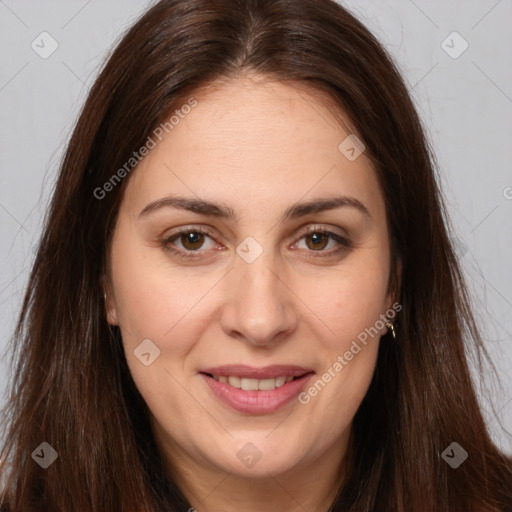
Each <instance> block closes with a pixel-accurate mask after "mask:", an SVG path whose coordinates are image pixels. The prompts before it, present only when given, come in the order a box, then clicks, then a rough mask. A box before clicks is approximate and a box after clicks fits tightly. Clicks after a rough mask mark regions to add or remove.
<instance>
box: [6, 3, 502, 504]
mask: <svg viewBox="0 0 512 512" xmlns="http://www.w3.org/2000/svg"><path fill="white" fill-rule="evenodd" d="M244 72H245V73H255V74H257V75H259V76H263V77H268V78H269V79H275V80H280V81H281V82H283V83H288V84H290V85H292V86H295V85H300V86H307V87H310V88H311V90H313V91H317V92H320V93H322V94H323V95H325V97H326V98H329V99H330V101H331V102H332V103H333V105H335V108H336V110H337V111H338V112H339V113H341V112H344V113H346V114H347V115H348V117H349V118H350V120H351V121H352V123H353V125H354V127H355V129H356V130H357V133H358V134H360V137H361V138H362V139H363V141H364V144H365V145H366V154H367V155H368V156H369V157H370V158H371V159H372V160H373V162H374V165H375V168H376V170H377V176H378V180H379V183H380V186H381V190H382V193H383V195H384V197H385V201H386V208H387V215H388V220H389V225H390V229H391V235H392V236H391V238H392V240H391V242H392V248H393V258H394V261H395V262H396V261H397V260H398V259H400V261H401V263H402V280H401V287H400V290H399V295H400V302H401V304H402V305H403V310H402V311H401V313H400V316H399V321H398V323H397V330H398V334H397V340H396V341H393V339H392V338H390V336H389V335H386V336H385V337H384V338H383V339H382V343H381V346H380V349H379V356H378V362H377V368H376V371H375V374H374V378H373V381H372V383H371V386H370V389H369V390H368V393H367V395H366V397H365V398H364V401H363V403H362V404H361V406H360V408H359V410H358V412H357V414H356V416H355V418H354V424H353V434H352V440H351V446H350V457H349V461H350V462H349V464H348V467H347V473H346V480H345V481H344V485H343V488H342V490H341V492H340V494H339V496H338V497H337V499H336V502H335V503H334V504H333V507H332V510H334V511H338V510H339V511H341V510H343V511H345V512H355V511H357V512H370V511H375V510H378V511H389V512H391V511H393V512H411V511H414V512H427V511H428V512H441V511H450V512H457V511H461V512H462V511H464V512H469V511H482V512H483V511H485V512H490V511H500V512H502V511H503V510H505V507H506V504H507V503H510V502H511V501H512V490H511V489H512V469H511V468H510V464H509V463H508V461H507V459H506V458H505V457H504V455H503V454H501V453H500V451H499V450H498V449H497V447H496V446H495V445H494V444H493V442H492V440H491V439H490V437H489V435H488V432H487V429H486V425H485V423H484V420H483V418H482V414H481V411H480V408H479V404H478V401H477V397H476V393H475V390H474V385H473V383H472V380H471V377H470V371H469V368H468V362H467V357H468V354H470V353H475V354H477V355H482V354H483V355H484V356H485V357H488V356H487V355H486V353H485V349H484V347H483V344H482V341H481V338H480V335H479V331H478V329H477V326H476V325H475V321H474V319H473V316H472V313H471V309H470V304H469V300H468V294H467V292H466V288H465V286H464V281H463V277H462V275H461V271H460V268H459V265H458V262H457V259H456V256H455V254H454V250H453V248H452V244H451V242H450V239H451V236H450V228H449V223H448V220H447V216H446V211H445V209H444V206H443V202H442V197H441V193H440V190H439V189H438V185H437V176H436V171H435V166H434V164H433V158H432V152H431V150H430V149H429V146H428V143H427V141H426V139H425V136H424V133H423V129H422V126H421V124H420V121H419V119H418V116H417V113H416V111H415V109H414V106H413V104H412V102H411V99H410V97H409V95H408V92H407V89H406V87H405V85H404V83H403V81H402V79H401V78H400V76H399V73H398V72H397V70H396V68H395V66H394V64H393V63H392V61H391V59H390V58H389V56H388V55H387V54H386V52H385V51H384V50H383V48H382V47H381V46H380V44H379V43H378V42H377V41H376V40H375V39H374V37H373V36H372V35H371V34H370V33H369V31H368V30H367V29H366V28H365V27H364V26H363V25H362V24H361V23H360V22H359V21H357V20H356V19H355V18H354V17H353V16H352V15H351V14H350V13H349V12H347V11H346V10H345V9H344V8H342V7H341V6H340V5H339V4H337V3H335V2H334V1H331V0H293V1H287V0H236V1H235V0H162V1H160V2H158V3H157V4H156V5H154V6H153V7H151V8H150V9H149V10H148V11H147V12H146V13H145V14H144V15H143V16H142V18H141V19H140V20H139V21H138V22H137V23H136V24H135V25H134V26H133V27H132V28H131V29H130V30H129V31H128V32H127V33H126V35H125V36H124V37H123V39H122V40H121V42H120V43H119V44H118V46H117V47H116V49H115V50H114V52H113V54H112V56H111V57H110V59H109V60H108V62H107V63H106V64H105V66H104V68H103V70H102V72H101V74H100V75H99V77H98V79H97V80H96V82H95V84H94V85H93V87H92V89H91V91H90V94H89V96H88V98H87V101H86V103H85V106H84V108H83V111H82V113H81V115H80V117H79V119H78V122H77V125H76V128H75V130H74V133H73V135H72V137H71V140H70V142H69V145H68V148H67V151H66V153H65V156H64V159H63V162H62V165H61V168H60V174H59V177H58V180H57V183H56V188H55V190H54V193H53V199H52V202H51V206H50V208H49V210H48V213H47V217H46V219H45V227H44V230H43V234H42V237H41V240H40V245H39V248H38V251H37V256H36V259H35V263H34V265H33V268H32V271H31V274H30V279H29V283H28V287H27V291H26V295H25V298H24V302H23V307H22V311H21V315H20V318H19V321H18V324H17V328H16V331H15V334H14V337H13V341H12V343H13V345H12V365H13V368H15V372H14V373H13V380H12V384H11V385H12V388H11V395H10V399H9V401H8V403H7V406H6V408H5V411H4V423H5V441H4V444H3V450H2V453H1V458H2V461H3V462H2V468H1V470H2V473H1V478H2V480H4V482H5V490H4V495H3V500H4V503H3V506H4V507H5V509H6V510H9V511H10V512H30V511H35V510H37V511H40V510H55V511H57V510H59V511H73V512H85V511H88V512H89V511H91V510H93V511H100V510H101V511H102V512H114V511H120V510H123V511H130V512H142V511H144V512H150V511H157V510H162V511H163V510H168V511H169V510H174V511H177V510H186V509H187V508H188V506H189V505H188V504H187V502H186V500H184V498H183V496H182V494H181V492H180V490H179V489H178V488H177V486H176V485H175V484H173V482H171V481H169V480H168V479H167V478H166V476H165V471H164V465H163V459H162V456H161V454H160V453H159V452H158V450H157V448H156V446H155V443H154V440H153V437H152V434H151V430H150V427H149V422H148V411H147V407H146V405H145V403H144V401H143V400H142V398H141V396H140V394H139V393H138V391H137V389H136V387H135V385H134V383H133V380H132V378H131V375H130V372H129V370H128V367H127V363H126V359H125V355H124V351H123V346H122V340H121V337H120V333H119V330H118V329H117V328H110V327H109V326H108V324H107V322H106V320H105V315H104V302H103V291H102V283H103V279H104V277H105V275H106V272H107V265H106V262H107V254H108V249H109V245H110V240H111V235H112V232H113V228H114V226H115V221H116V215H117V212H118V209H119V204H120V201H121V198H122V191H123V189H124V185H126V182H127V180H128V179H129V176H128V175H127V176H126V177H125V178H124V181H122V182H121V183H119V184H118V185H117V186H113V187H110V188H111V190H109V192H108V193H106V194H98V192H97V191H98V189H101V188H102V187H103V186H104V184H105V183H106V182H108V181H109V180H110V179H111V177H112V176H113V174H114V173H115V172H116V171H117V170H118V169H119V168H121V167H122V166H123V165H124V164H125V163H126V162H127V161H128V160H129V159H130V157H131V156H132V154H133V152H134V151H137V150H138V149H139V148H140V147H141V146H143V145H144V144H145V143H146V141H147V137H148V136H149V135H150V134H151V133H152V130H154V128H155V127H157V126H158V125H159V124H160V123H162V122H163V121H164V120H165V119H166V118H167V117H168V116H169V115H170V113H171V112H172V111H174V109H176V108H179V107H180V106H181V105H182V104H183V102H184V98H189V97H190V96H191V95H193V93H194V91H198V90H199V89H200V88H201V87H202V86H206V85H208V84H211V83H212V82H214V81H215V80H217V79H224V80H229V79H230V78H233V77H236V76H238V75H239V74H241V73H244ZM294 84H295V85H294ZM133 172H136V171H133ZM95 191H96V193H95ZM100 195H101V196H102V197H101V198H99V197H98V196H100ZM42 442H47V443H48V444H49V445H51V447H53V448H54V449H55V451H56V452H57V453H58V459H57V460H56V461H55V462H54V463H53V464H52V465H50V466H49V467H48V468H47V469H42V468H41V467H40V466H39V465H38V464H36V463H35V462H34V460H33V457H32V456H31V454H32V452H33V451H34V450H35V449H36V448H37V447H38V446H40V445H41V443H42ZM452 442H457V443H458V444H459V445H460V446H461V447H463V448H464V450H466V452H467V453H468V454H469V457H468V459H467V460H466V461H465V462H464V463H463V464H462V465H461V466H460V467H458V468H457V469H453V468H452V467H450V466H449V465H448V464H447V463H446V462H445V461H444V460H443V458H442V457H441V454H442V453H443V451H444V450H445V448H446V447H448V446H449V445H450V444H451V443H452Z"/></svg>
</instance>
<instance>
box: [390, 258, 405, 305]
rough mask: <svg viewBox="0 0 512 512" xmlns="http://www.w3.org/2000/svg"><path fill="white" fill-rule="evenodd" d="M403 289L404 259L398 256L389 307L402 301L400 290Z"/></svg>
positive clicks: (391, 283) (391, 285)
mask: <svg viewBox="0 0 512 512" xmlns="http://www.w3.org/2000/svg"><path fill="white" fill-rule="evenodd" d="M401 289H402V260H401V259H400V258H397V260H396V264H395V269H394V274H393V275H392V282H390V286H389V295H388V305H387V306H388V309H392V308H393V304H395V303H397V302H398V303H400V290H401Z"/></svg>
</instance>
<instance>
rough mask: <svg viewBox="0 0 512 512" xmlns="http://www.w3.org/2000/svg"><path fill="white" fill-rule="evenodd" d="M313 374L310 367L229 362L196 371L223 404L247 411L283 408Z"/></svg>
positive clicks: (256, 412)
mask: <svg viewBox="0 0 512 512" xmlns="http://www.w3.org/2000/svg"><path fill="white" fill-rule="evenodd" d="M314 373H315V372H314V371H313V370H311V369H307V368H303V367H298V366H285V365H273V366H267V367H265V368H254V367H249V366H245V365H229V366H222V367H216V368H208V369H204V370H202V371H201V372H199V374H200V375H201V376H202V377H203V379H204V380H205V381H206V383H207V384H208V387H209V389H210V390H211V391H212V392H213V395H214V396H215V397H216V398H217V399H220V401H221V402H222V403H223V404H224V405H228V406H230V408H232V409H235V410H237V411H239V412H245V413H250V414H265V413H270V412H274V411H276V410H277V409H279V408H281V407H283V406H284V405H285V404H287V403H289V402H290V401H291V400H293V398H294V397H296V396H297V395H298V394H299V393H300V392H301V391H302V389H303V388H304V387H305V385H306V382H307V381H308V380H309V379H310V378H311V377H312V376H313V375H314Z"/></svg>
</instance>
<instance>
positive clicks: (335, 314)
mask: <svg viewBox="0 0 512 512" xmlns="http://www.w3.org/2000/svg"><path fill="white" fill-rule="evenodd" d="M308 284H309V286H308V288H304V291H303V292H301V296H303V297H309V299H308V301H307V303H308V306H309V307H310V308H311V310H312V311H313V312H314V313H315V314H316V316H317V317H318V319H319V320H320V321H321V322H322V323H323V324H324V325H325V326H327V327H328V330H327V331H326V332H327V333H328V335H327V336H323V339H324V340H325V343H327V344H328V345H329V348H330V349H336V350H338V351H339V350H342V349H344V348H345V346H346V345H347V346H348V345H350V343H351V341H352V340H353V339H356V338H357V336H358V335H359V334H360V333H364V332H366V331H365V330H367V329H369V328H371V327H375V326H377V328H378V329H379V331H381V333H383V332H384V331H385V329H383V326H382V320H380V321H379V319H380V315H381V314H383V313H384V312H385V311H386V298H387V284H388V268H387V264H386V260H385V258H382V257H374V258H372V259H367V260H363V259H360V260H358V261H355V262H354V263H353V264H350V265H348V264H347V265H346V266H344V267H343V269H342V270H339V271H336V272H330V273H329V274H326V276H325V278H322V279H320V280H318V279H317V280H315V281H311V282H309V283H308ZM307 289H309V292H307ZM347 350H348V348H347Z"/></svg>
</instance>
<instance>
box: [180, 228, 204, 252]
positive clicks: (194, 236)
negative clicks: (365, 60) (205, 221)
mask: <svg viewBox="0 0 512 512" xmlns="http://www.w3.org/2000/svg"><path fill="white" fill-rule="evenodd" d="M183 236H184V241H183V245H184V246H185V247H187V248H188V249H198V248H199V247H200V246H201V245H202V241H201V237H202V236H203V235H202V234H201V233H197V232H191V233H187V234H185V235H183Z"/></svg>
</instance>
